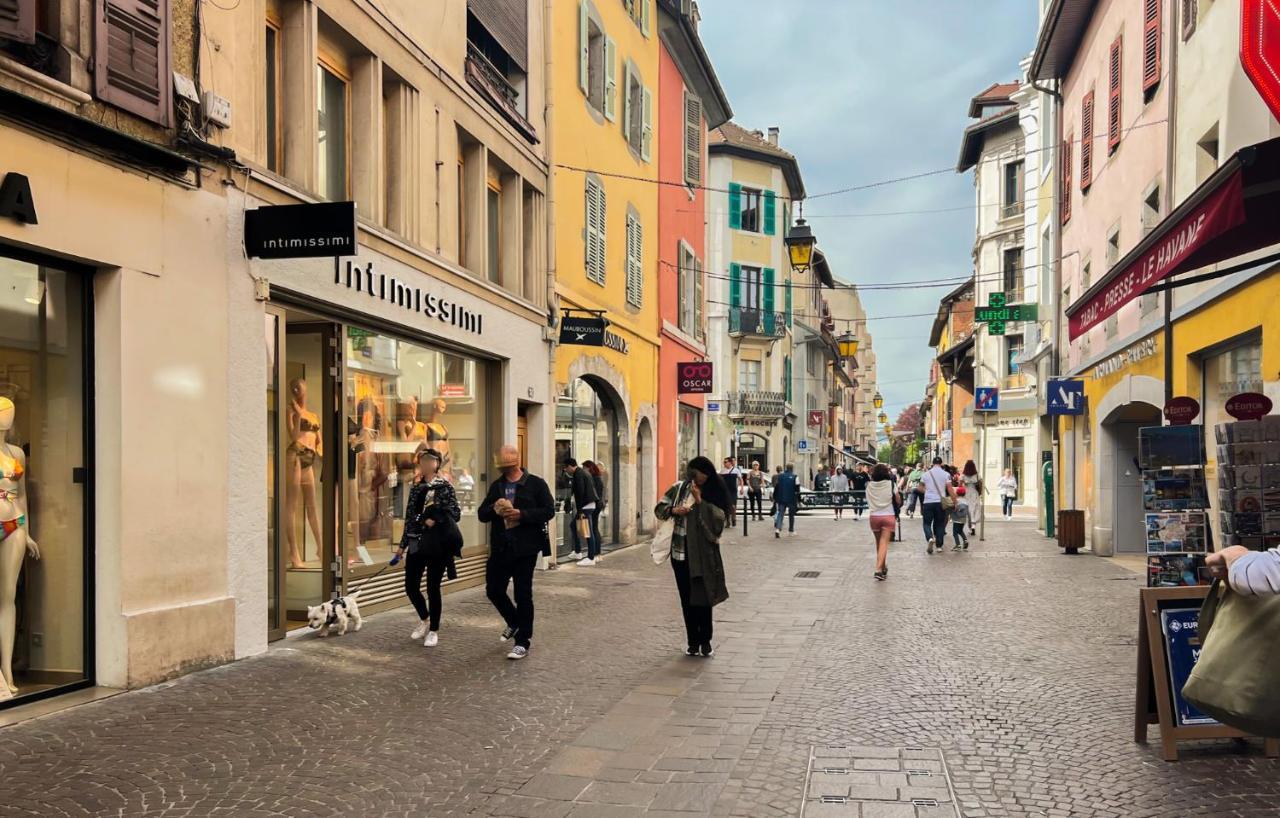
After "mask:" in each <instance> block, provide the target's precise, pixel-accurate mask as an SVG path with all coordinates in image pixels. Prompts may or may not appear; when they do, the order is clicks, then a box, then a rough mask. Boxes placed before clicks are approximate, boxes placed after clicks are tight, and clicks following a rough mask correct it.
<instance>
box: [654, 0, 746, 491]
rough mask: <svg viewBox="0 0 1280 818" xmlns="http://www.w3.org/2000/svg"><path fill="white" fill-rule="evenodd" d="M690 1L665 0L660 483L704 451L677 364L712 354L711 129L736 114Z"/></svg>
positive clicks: (695, 403)
mask: <svg viewBox="0 0 1280 818" xmlns="http://www.w3.org/2000/svg"><path fill="white" fill-rule="evenodd" d="M683 5H687V4H683V3H681V2H679V0H659V2H658V17H659V26H658V32H659V36H660V37H661V47H660V49H659V68H658V126H657V127H658V178H659V179H660V180H662V182H663V183H664V184H660V185H659V186H658V265H657V270H658V315H659V318H658V321H659V325H658V327H657V328H656V329H657V332H658V336H659V340H660V344H661V345H660V347H659V352H658V440H657V448H658V487H659V491H662V490H663V489H664V488H665V487H666V486H667V485H669V484H670V483H672V482H673V481H674V480H675V479H676V477H677V474H678V472H679V465H678V464H680V463H684V462H687V461H688V460H689V458H691V457H693V456H695V455H697V454H701V453H702V452H703V445H702V441H703V428H704V418H703V409H704V401H703V398H702V395H700V394H684V395H682V394H679V393H678V391H677V386H676V367H677V364H679V363H681V362H689V361H701V360H703V359H704V358H705V357H706V337H705V332H706V318H705V316H706V308H705V305H706V296H705V295H704V292H705V288H704V287H703V284H704V281H703V278H702V277H703V275H704V274H705V270H706V232H707V214H706V207H707V197H706V195H705V194H704V191H703V189H702V188H703V186H705V185H706V171H707V130H708V129H709V128H716V127H719V126H720V125H721V124H723V123H724V122H726V121H728V119H729V117H730V115H731V112H730V110H729V101H728V99H726V98H725V95H724V90H723V89H721V87H720V82H719V80H718V79H717V78H716V74H715V69H714V68H713V67H712V65H711V60H710V59H709V58H708V57H707V53H706V51H705V50H704V49H703V47H702V42H701V40H699V39H698V28H697V24H698V21H697V16H696V15H697V12H696V10H695V11H691V12H682V11H681V6H683ZM708 366H710V364H708ZM716 374H719V373H716Z"/></svg>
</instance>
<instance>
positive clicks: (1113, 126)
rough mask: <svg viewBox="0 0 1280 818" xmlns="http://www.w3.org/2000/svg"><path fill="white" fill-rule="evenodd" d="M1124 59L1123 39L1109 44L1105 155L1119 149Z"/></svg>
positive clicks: (1119, 38)
mask: <svg viewBox="0 0 1280 818" xmlns="http://www.w3.org/2000/svg"><path fill="white" fill-rule="evenodd" d="M1123 59H1124V37H1123V36H1121V37H1117V38H1116V41H1115V42H1114V43H1112V44H1111V61H1110V63H1109V68H1108V72H1107V153H1114V152H1115V149H1116V148H1118V147H1120V114H1121V105H1120V89H1121V82H1120V78H1121V74H1122V73H1123V72H1122V69H1123V65H1124V63H1123Z"/></svg>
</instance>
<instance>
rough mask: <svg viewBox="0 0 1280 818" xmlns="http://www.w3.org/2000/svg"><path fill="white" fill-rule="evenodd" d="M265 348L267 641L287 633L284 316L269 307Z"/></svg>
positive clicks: (265, 328) (266, 316)
mask: <svg viewBox="0 0 1280 818" xmlns="http://www.w3.org/2000/svg"><path fill="white" fill-rule="evenodd" d="M264 317H265V318H266V325H265V327H264V330H265V336H264V340H265V342H266V343H265V344H264V346H265V348H266V354H267V548H266V552H267V553H266V557H267V639H268V640H275V639H280V638H281V637H283V636H284V634H285V619H284V615H283V614H284V605H283V602H284V583H283V582H282V580H283V578H284V551H283V550H282V549H281V548H280V533H281V532H280V501H281V496H280V487H281V486H282V485H283V484H284V458H283V457H281V448H280V441H281V440H282V439H284V437H285V428H284V413H283V412H281V411H280V380H281V370H282V362H283V358H282V357H281V355H280V341H281V335H280V329H281V325H282V324H283V323H284V315H283V313H281V312H280V311H279V310H276V309H273V308H268V309H267V312H266V315H265V316H264Z"/></svg>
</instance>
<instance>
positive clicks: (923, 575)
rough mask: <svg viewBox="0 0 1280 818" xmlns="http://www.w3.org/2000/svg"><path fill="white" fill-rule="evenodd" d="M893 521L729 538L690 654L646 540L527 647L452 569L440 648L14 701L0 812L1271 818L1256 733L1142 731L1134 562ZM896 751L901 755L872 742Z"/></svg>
mask: <svg viewBox="0 0 1280 818" xmlns="http://www.w3.org/2000/svg"><path fill="white" fill-rule="evenodd" d="M905 524H906V525H907V536H906V540H907V541H906V542H904V543H901V544H898V543H895V544H894V547H893V550H892V553H891V557H890V571H891V574H890V579H889V581H888V582H886V583H876V582H875V581H874V580H873V579H872V578H871V571H872V562H871V537H870V533H869V532H868V530H867V525H866V522H865V521H854V520H851V519H846V520H844V521H843V522H839V523H837V522H835V521H834V520H832V519H831V518H830V516H829V515H819V514H811V515H805V516H802V517H801V518H800V520H799V523H798V528H799V531H800V533H799V535H798V536H795V537H787V536H786V535H784V537H783V539H782V540H780V541H779V540H775V539H774V538H773V537H772V533H771V531H769V530H768V529H767V528H764V527H759V528H753V529H752V533H751V536H750V537H749V538H747V539H745V540H744V539H743V538H742V537H741V536H740V535H739V534H734V535H731V536H730V537H729V538H728V539H727V541H726V543H725V555H726V561H727V568H728V573H729V583H730V592H731V594H732V599H731V600H730V601H729V602H728V603H726V604H725V605H723V606H721V607H720V608H717V609H716V645H717V653H716V656H715V657H714V658H712V659H709V660H703V659H690V658H686V657H683V656H681V655H679V650H680V648H681V647H683V644H682V643H683V638H682V637H683V631H682V628H681V626H680V624H679V609H678V605H677V600H676V597H675V590H674V583H673V581H672V578H671V570H670V568H669V567H667V566H660V567H655V566H653V565H652V563H651V562H650V561H649V558H648V554H647V550H646V549H643V548H639V549H630V550H627V551H623V552H618V553H616V554H613V555H610V556H609V557H607V558H606V559H605V560H604V561H603V562H602V563H601V564H600V565H598V566H596V567H595V568H592V569H575V568H566V569H564V570H561V571H557V572H550V573H539V574H538V575H537V577H536V580H535V593H536V600H537V604H538V626H537V633H536V636H535V639H534V647H533V651H532V652H531V654H530V656H529V658H528V659H526V660H525V661H523V662H519V663H514V662H508V661H506V660H505V659H504V658H503V656H504V654H505V651H506V647H505V646H504V645H503V644H502V643H501V642H500V641H499V639H498V631H499V630H500V623H499V622H498V619H497V617H496V616H495V615H494V614H493V613H492V610H491V609H490V607H489V605H488V602H487V601H486V600H485V599H484V597H483V593H482V592H481V591H479V590H470V591H465V592H462V593H459V594H454V595H451V596H448V597H446V598H445V606H446V608H445V621H444V627H443V629H442V631H441V643H440V646H439V647H437V648H433V649H425V648H423V647H422V646H421V645H420V644H418V643H415V642H411V641H410V640H409V638H408V632H409V630H411V629H412V626H413V624H414V623H413V621H412V615H411V614H407V613H405V612H391V613H386V614H380V615H377V616H374V617H370V618H369V619H368V621H367V622H366V625H365V627H364V629H363V630H362V631H361V632H360V633H358V634H348V635H347V636H344V637H338V638H332V639H327V640H318V639H315V638H311V637H306V638H303V639H297V640H288V641H287V642H285V643H281V644H277V645H275V646H273V648H272V650H271V651H269V652H268V653H267V654H266V655H264V656H260V657H256V658H253V659H250V660H246V661H242V662H239V663H236V664H234V665H230V666H227V667H223V668H218V669H215V670H212V671H207V672H203V673H198V674H193V675H191V676H188V677H184V678H182V679H179V680H176V681H175V682H172V683H168V684H166V685H161V686H157V687H155V688H150V689H147V690H143V691H137V692H133V693H128V694H124V695H120V696H116V697H113V698H111V699H108V700H105V701H102V702H97V703H94V704H89V705H85V706H82V707H78V708H74V709H71V710H68V711H65V712H62V713H58V714H55V715H52V716H47V717H43V718H39V719H33V720H30V721H27V722H23V723H20V724H17V725H15V726H13V727H9V728H6V729H4V730H0V782H3V783H2V784H0V816H5V817H6V818H7V816H42V818H43V816H70V815H121V816H135V815H137V816H152V815H155V816H159V815H164V816H214V815H229V816H278V815H288V816H329V815H344V816H350V815H369V816H399V815H403V816H411V815H412V816H438V815H440V816H443V815H476V816H508V817H509V818H537V817H538V816H549V817H550V818H564V817H565V816H574V818H583V817H584V816H621V817H623V818H625V817H626V816H642V815H644V816H667V817H668V818H670V816H685V818H689V816H694V815H716V816H751V817H752V818H756V816H774V815H778V816H783V815H786V816H797V815H800V813H801V808H802V803H805V799H806V795H807V794H808V795H809V796H811V797H810V799H809V802H808V806H806V807H805V812H804V814H805V816H816V815H824V814H828V815H856V816H858V818H875V816H877V815H879V816H893V815H897V814H902V815H905V814H906V813H904V812H903V811H902V808H904V807H906V808H910V809H911V810H912V813H911V814H912V815H913V816H917V815H918V816H929V815H955V814H957V812H958V813H959V814H961V815H964V816H1004V815H1009V816H1035V815H1043V816H1077V815H1078V816H1115V817H1116V818H1129V816H1183V815H1209V814H1212V815H1232V816H1244V815H1280V762H1277V761H1273V760H1268V759H1264V758H1262V757H1261V750H1260V745H1258V744H1256V743H1247V744H1246V743H1236V742H1229V741H1228V742H1211V743H1203V744H1199V745H1183V747H1182V749H1183V760H1182V761H1181V762H1178V763H1174V764H1167V763H1165V762H1163V761H1160V760H1159V756H1158V753H1157V750H1156V747H1155V745H1154V744H1153V745H1152V746H1143V745H1137V744H1134V743H1133V742H1132V740H1131V735H1132V710H1133V675H1134V665H1135V655H1134V651H1135V646H1134V642H1135V636H1136V616H1137V592H1136V589H1137V587H1138V583H1139V579H1138V577H1137V576H1136V575H1134V574H1132V573H1129V572H1127V571H1125V570H1123V569H1122V568H1119V567H1117V566H1116V565H1114V564H1112V563H1110V562H1107V561H1105V560H1101V559H1097V558H1093V557H1087V556H1081V557H1074V558H1072V557H1065V556H1062V555H1060V553H1059V552H1058V550H1057V549H1056V548H1054V547H1053V544H1052V543H1051V542H1049V541H1046V540H1044V539H1043V538H1042V537H1041V536H1040V535H1039V534H1037V533H1036V532H1035V531H1034V530H1033V529H1032V527H1031V525H1030V524H1029V523H1027V522H1013V523H1005V522H1003V521H991V522H990V525H989V526H988V538H987V541H986V542H985V543H977V542H975V543H974V545H973V550H972V551H971V552H970V553H965V554H956V553H951V552H948V553H946V554H941V555H934V556H926V555H925V554H924V551H923V547H922V544H921V542H920V537H921V535H920V528H919V522H918V519H916V520H906V521H905ZM804 571H809V572H818V575H817V576H816V577H797V576H796V574H797V573H800V572H804ZM815 748H819V750H821V752H822V753H823V755H815V752H817V751H816V750H815ZM822 748H826V749H822ZM836 748H847V751H848V752H847V755H845V754H844V753H845V751H843V750H841V751H840V753H841V754H840V755H831V756H828V755H826V753H830V752H835V751H836ZM907 748H922V749H921V750H920V752H922V753H933V754H934V755H933V756H932V757H931V758H916V759H911V761H910V763H911V764H912V765H913V766H911V767H910V769H928V770H930V771H933V770H932V766H933V765H937V766H938V767H940V768H942V769H943V770H945V772H946V773H948V774H949V775H950V779H951V781H952V783H953V788H946V789H940V788H938V787H936V786H934V787H928V788H926V789H928V790H929V791H931V792H934V793H938V792H946V793H948V794H949V797H950V798H951V800H950V801H946V800H943V799H942V798H934V800H937V801H938V806H937V807H931V806H920V805H912V804H909V803H907V804H904V803H902V796H903V795H906V794H910V793H913V792H914V791H915V786H916V785H917V784H930V783H934V782H932V781H931V780H930V779H929V778H928V777H925V776H916V777H915V778H912V777H909V778H908V781H907V784H906V785H903V784H902V783H901V782H900V780H899V779H897V778H894V779H885V780H883V781H882V780H881V778H880V774H885V775H909V774H908V773H905V772H904V770H906V769H907V767H906V766H905V764H906V763H907V759H909V755H908V753H909V752H914V751H908V750H907ZM866 751H873V752H870V753H868V752H866ZM886 752H892V753H894V754H895V756H894V758H893V759H892V763H893V764H894V765H896V766H895V768H894V770H890V769H888V768H887V767H886V769H883V770H882V769H879V768H878V767H876V768H874V769H872V768H867V765H868V764H875V759H876V758H877V755H876V753H886ZM939 753H940V755H938V754H939ZM934 758H936V759H937V760H936V761H935V760H933V759H934ZM811 761H821V762H822V764H821V766H820V768H819V771H821V770H822V769H833V770H835V769H849V771H850V772H849V773H848V774H847V775H848V776H849V781H848V782H846V783H847V784H848V786H849V794H848V796H847V801H846V802H845V803H841V804H818V805H816V806H815V804H814V801H815V799H814V798H812V795H813V792H812V791H811V790H810V791H808V792H807V790H806V782H807V781H808V782H809V785H810V788H811V787H812V786H813V775H812V770H813V768H812V766H811ZM917 762H919V763H920V765H921V766H919V767H916V766H914V765H915V764H916V763H917ZM846 763H847V764H848V767H847V768H846V767H843V766H840V765H843V764H846ZM859 764H861V765H862V767H861V768H860V767H859ZM857 773H875V774H876V776H877V777H876V784H875V786H876V788H877V790H876V791H874V792H873V791H870V790H867V789H857V790H856V791H855V788H863V787H870V786H871V785H870V783H869V781H870V779H866V781H865V782H864V781H863V778H862V777H861V776H857V777H858V780H859V783H856V784H855V782H854V780H853V778H854V777H855V774H857ZM822 775H824V776H826V777H823V778H819V779H818V782H819V786H820V787H829V786H840V783H841V782H840V780H838V779H837V780H834V781H832V780H829V777H830V776H837V775H841V774H839V773H829V774H828V773H823V774H822ZM943 780H945V777H944V779H943ZM889 789H892V790H893V791H894V797H893V799H889V798H864V797H862V796H868V795H881V796H887V795H888V790H889ZM922 791H923V790H922ZM832 794H835V793H832ZM819 795H821V793H819ZM931 797H933V796H925V798H931ZM816 800H817V801H819V802H820V800H821V799H820V798H819V799H816ZM836 808H839V809H840V810H843V811H832V810H835V809H836ZM818 810H826V811H825V812H823V811H818Z"/></svg>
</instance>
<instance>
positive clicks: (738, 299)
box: [729, 261, 742, 324]
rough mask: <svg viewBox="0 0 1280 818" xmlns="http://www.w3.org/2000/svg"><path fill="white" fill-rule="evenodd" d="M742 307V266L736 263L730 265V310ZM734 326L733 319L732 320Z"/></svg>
mask: <svg viewBox="0 0 1280 818" xmlns="http://www.w3.org/2000/svg"><path fill="white" fill-rule="evenodd" d="M741 307H742V265H741V264H739V263H737V262H736V261H735V262H733V263H731V264H730V265H729V309H731V310H737V309H739V308H741ZM730 323H731V324H732V319H730Z"/></svg>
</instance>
